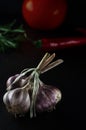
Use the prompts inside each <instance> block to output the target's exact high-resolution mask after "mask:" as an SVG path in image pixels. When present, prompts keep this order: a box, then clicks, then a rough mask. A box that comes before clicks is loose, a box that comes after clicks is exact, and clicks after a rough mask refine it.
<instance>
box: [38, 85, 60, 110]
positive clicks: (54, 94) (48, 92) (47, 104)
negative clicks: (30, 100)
mask: <svg viewBox="0 0 86 130" xmlns="http://www.w3.org/2000/svg"><path fill="white" fill-rule="evenodd" d="M61 98H62V94H61V91H60V90H59V89H57V88H56V87H54V86H50V85H45V84H43V86H40V88H39V92H38V95H37V100H36V111H38V112H43V111H49V110H53V109H54V108H55V106H56V104H57V103H58V102H59V101H60V100H61Z"/></svg>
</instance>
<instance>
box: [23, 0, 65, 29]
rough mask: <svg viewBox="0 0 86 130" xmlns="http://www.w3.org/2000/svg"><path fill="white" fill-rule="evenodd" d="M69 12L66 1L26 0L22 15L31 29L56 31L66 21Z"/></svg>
mask: <svg viewBox="0 0 86 130" xmlns="http://www.w3.org/2000/svg"><path fill="white" fill-rule="evenodd" d="M66 11H67V2H66V1H65V0H24V2H23V8H22V13H23V16H24V19H25V21H26V22H27V23H28V25H29V26H30V27H31V28H34V29H41V30H49V29H55V28H57V27H58V26H60V25H61V23H62V22H63V21H64V18H65V15H66Z"/></svg>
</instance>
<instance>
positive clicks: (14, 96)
mask: <svg viewBox="0 0 86 130" xmlns="http://www.w3.org/2000/svg"><path fill="white" fill-rule="evenodd" d="M54 57H55V53H54V54H52V55H50V54H49V53H46V54H45V55H44V57H43V58H42V60H41V62H40V63H39V64H38V66H37V67H36V68H30V69H25V70H23V71H22V72H21V73H20V74H16V75H14V76H11V77H10V78H9V79H8V80H7V83H6V86H7V92H6V93H5V94H4V96H3V102H4V104H5V105H6V108H7V110H8V112H11V113H12V114H14V115H17V114H19V115H22V114H25V113H27V112H30V117H34V116H36V112H44V111H49V110H52V109H53V108H54V107H55V106H56V104H57V103H58V102H59V101H60V100H61V97H62V94H61V91H60V90H59V89H58V88H56V87H54V86H52V85H46V84H44V83H43V82H42V81H41V80H40V78H39V76H40V74H42V73H44V72H46V71H48V70H50V69H51V68H53V67H55V66H57V65H59V64H60V63H62V62H63V60H62V59H59V60H56V61H54V62H52V63H50V62H51V61H52V60H53V59H54ZM30 72H31V73H30ZM28 73H30V74H29V75H28V76H26V74H28Z"/></svg>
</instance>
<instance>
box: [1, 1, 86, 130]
mask: <svg viewBox="0 0 86 130" xmlns="http://www.w3.org/2000/svg"><path fill="white" fill-rule="evenodd" d="M22 1H23V0H19V1H17V0H12V1H11V0H7V1H6V0H3V1H2V0H1V1H0V23H1V24H2V23H7V22H9V21H11V20H13V19H14V18H15V17H16V18H18V20H19V19H22V16H21V11H20V9H21V5H22ZM68 5H69V7H68V8H69V11H68V15H67V19H66V21H65V23H64V24H63V25H62V30H64V29H66V27H67V28H69V27H70V26H71V28H72V27H78V26H81V27H86V19H85V12H86V8H85V6H86V4H85V0H82V1H81V0H76V1H74V0H69V1H68ZM57 32H58V31H57ZM64 32H65V31H64ZM54 33H55V32H54ZM69 34H71V32H70V29H69ZM47 35H48V32H47ZM53 35H54V34H53ZM63 35H65V34H63ZM71 35H72V34H71ZM52 52H53V51H52ZM52 52H51V53H52ZM44 53H45V52H43V51H40V50H39V49H36V48H35V47H33V46H32V45H31V44H28V45H27V46H26V44H23V45H22V47H21V48H20V49H19V50H13V51H9V52H6V53H4V54H0V130H5V129H6V130H14V129H16V130H27V129H30V130H33V129H42V128H43V129H59V130H64V129H71V130H73V129H78V128H81V129H83V128H84V126H85V122H86V106H85V104H86V100H85V99H86V96H85V95H86V93H85V92H86V46H85V45H84V46H81V47H74V48H70V49H63V50H58V51H55V53H56V59H57V58H62V59H63V60H64V63H63V64H61V65H60V66H58V67H56V68H54V69H53V70H50V71H49V72H47V73H45V74H44V75H41V79H42V80H43V81H44V82H45V83H46V84H52V85H55V86H57V87H58V88H59V89H60V90H61V91H62V101H61V102H60V103H58V104H57V106H56V110H54V111H53V112H51V113H44V114H41V115H38V116H37V118H34V119H29V114H28V115H26V116H25V117H24V118H17V119H15V118H14V117H13V116H11V115H10V114H9V113H8V112H7V111H6V109H5V106H4V104H3V102H2V97H3V94H4V93H5V89H6V85H5V84H6V80H7V79H8V77H10V76H11V75H14V74H15V73H19V72H21V70H22V69H24V68H27V67H34V66H36V65H37V63H38V62H39V61H40V59H41V58H42V56H43V55H44Z"/></svg>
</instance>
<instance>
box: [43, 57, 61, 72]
mask: <svg viewBox="0 0 86 130" xmlns="http://www.w3.org/2000/svg"><path fill="white" fill-rule="evenodd" d="M61 63H63V60H62V59H58V60H56V61H54V62H52V63H51V64H49V65H48V66H46V67H45V68H44V69H42V70H41V74H43V73H45V72H47V71H48V70H50V69H52V68H54V67H56V66H57V65H59V64H61Z"/></svg>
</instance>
